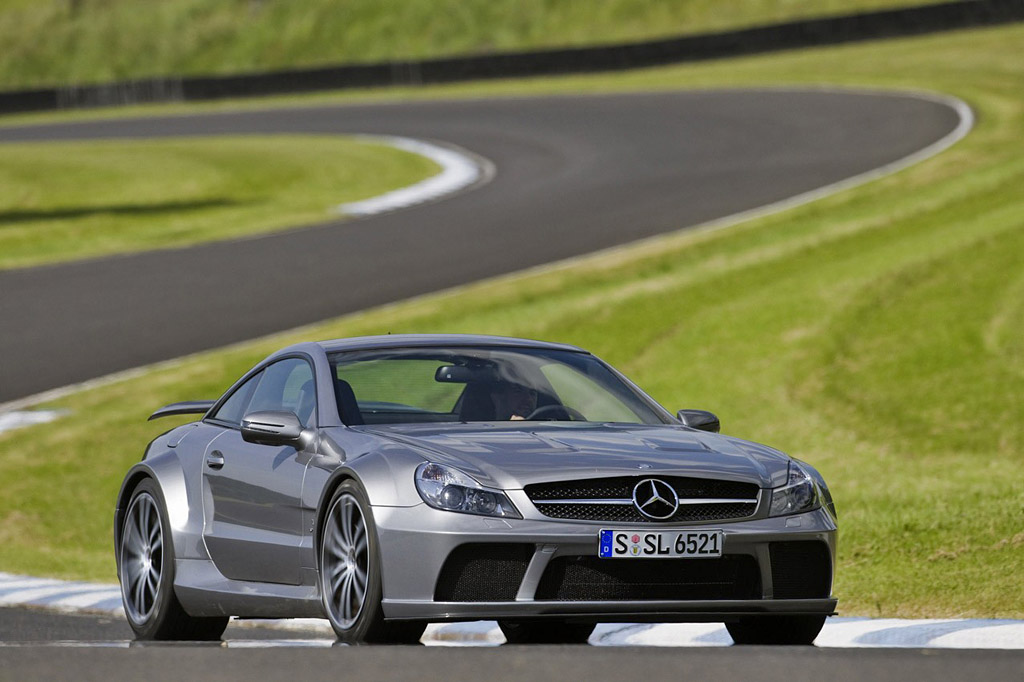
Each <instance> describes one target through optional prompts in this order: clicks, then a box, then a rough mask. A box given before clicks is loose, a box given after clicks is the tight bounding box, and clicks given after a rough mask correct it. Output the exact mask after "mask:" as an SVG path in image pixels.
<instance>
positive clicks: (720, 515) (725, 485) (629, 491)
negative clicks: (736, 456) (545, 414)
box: [526, 476, 759, 523]
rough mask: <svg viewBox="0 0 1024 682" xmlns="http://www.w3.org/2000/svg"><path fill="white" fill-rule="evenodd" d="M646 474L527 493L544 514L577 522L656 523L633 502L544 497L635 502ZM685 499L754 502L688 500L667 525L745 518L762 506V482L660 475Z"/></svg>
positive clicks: (543, 487)
mask: <svg viewBox="0 0 1024 682" xmlns="http://www.w3.org/2000/svg"><path fill="white" fill-rule="evenodd" d="M646 478H649V477H646V476H620V477H616V478H598V479H587V480H582V481H556V482H553V483H536V484H533V485H528V486H526V494H527V495H528V496H529V498H530V500H532V501H533V503H534V505H536V507H537V510H538V511H539V512H540V513H541V514H544V515H545V516H550V517H552V518H556V519H572V520H578V521H612V522H619V523H651V522H652V521H653V520H652V519H649V518H647V517H646V516H644V515H643V514H641V513H640V512H639V511H638V510H637V508H636V507H635V506H634V505H633V504H632V502H630V503H629V504H621V505H620V504H572V503H564V502H562V503H558V504H551V503H545V500H632V497H633V488H635V487H636V484H637V483H639V482H640V481H643V480H645V479H646ZM658 479H659V480H662V481H665V482H666V483H668V484H669V485H670V486H672V488H673V489H674V490H675V491H676V494H677V495H678V496H679V497H680V498H681V499H683V498H686V499H709V500H711V499H722V498H728V499H748V500H750V502H745V503H736V504H684V505H680V506H679V509H678V511H676V513H675V514H674V515H673V516H671V517H670V518H667V519H664V521H663V522H665V523H686V522H694V521H719V520H724V519H742V518H746V517H748V516H751V515H753V513H754V512H755V510H756V509H757V494H758V490H759V489H758V486H757V485H756V484H754V483H739V482H736V481H717V480H712V479H703V478H684V477H680V476H659V477H658Z"/></svg>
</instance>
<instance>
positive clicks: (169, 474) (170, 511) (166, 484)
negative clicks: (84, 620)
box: [114, 451, 202, 577]
mask: <svg viewBox="0 0 1024 682" xmlns="http://www.w3.org/2000/svg"><path fill="white" fill-rule="evenodd" d="M147 479H148V480H152V481H153V483H154V485H155V486H156V488H157V493H158V495H159V497H160V499H159V500H158V501H159V502H160V503H161V504H162V505H163V507H164V512H165V513H166V514H167V520H168V523H169V525H170V527H171V537H170V538H169V539H170V541H171V543H172V547H174V548H175V549H177V548H179V547H180V548H185V547H187V546H188V543H187V541H186V534H187V533H188V524H189V521H190V519H194V518H195V516H196V514H194V513H190V506H189V499H188V491H187V486H186V483H185V472H184V471H183V469H182V467H181V462H180V460H179V459H178V457H177V454H176V453H174V452H173V451H169V452H164V453H161V454H159V455H157V456H155V457H147V458H146V459H144V460H142V461H141V462H138V463H137V464H135V466H133V467H132V468H131V469H129V470H128V473H127V474H125V477H124V481H123V482H122V483H121V490H120V491H119V492H118V495H117V504H116V506H115V508H114V556H115V557H116V556H117V555H118V552H119V548H120V546H121V533H122V526H123V525H124V516H125V514H126V513H127V511H128V505H129V503H130V502H131V499H132V495H133V494H134V493H135V490H136V489H137V488H138V487H139V484H140V483H142V481H145V480H147ZM198 516H199V518H200V519H201V518H202V514H201V507H200V513H199V515H198ZM198 532H199V533H200V534H201V533H202V528H201V527H200V528H199V531H198ZM179 558H180V557H179ZM118 570H119V573H118V577H120V569H118Z"/></svg>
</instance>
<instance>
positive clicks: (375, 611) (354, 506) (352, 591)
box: [318, 480, 426, 644]
mask: <svg viewBox="0 0 1024 682" xmlns="http://www.w3.org/2000/svg"><path fill="white" fill-rule="evenodd" d="M319 556H320V560H319V562H318V563H319V566H318V568H319V582H320V597H321V603H322V604H323V609H324V615H326V616H327V619H328V620H329V621H330V622H331V627H332V628H334V633H335V635H337V637H338V640H339V641H342V642H348V643H353V644H355V643H361V642H375V643H390V644H415V643H416V642H418V641H419V640H420V637H422V636H423V630H424V628H426V623H424V622H419V621H413V622H407V621H402V622H397V623H388V622H385V621H384V610H383V607H382V605H381V599H382V597H383V586H382V581H381V560H380V546H379V541H378V539H377V526H376V525H375V524H374V522H373V512H372V511H371V509H370V503H369V500H368V499H367V497H366V493H365V492H363V489H362V487H361V486H360V485H359V484H358V483H356V482H355V481H352V480H348V481H345V482H344V483H342V484H341V485H340V486H338V489H337V490H335V491H334V494H333V495H332V496H331V499H330V502H329V503H328V504H327V514H326V515H325V516H324V525H323V532H322V533H321V540H320V551H319Z"/></svg>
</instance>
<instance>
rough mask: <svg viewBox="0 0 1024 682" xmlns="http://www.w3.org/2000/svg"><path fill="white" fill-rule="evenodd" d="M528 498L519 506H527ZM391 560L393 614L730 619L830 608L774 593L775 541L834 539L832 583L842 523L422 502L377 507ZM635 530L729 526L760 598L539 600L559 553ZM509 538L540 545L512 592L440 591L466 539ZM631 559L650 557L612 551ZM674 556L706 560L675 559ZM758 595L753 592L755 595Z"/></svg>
mask: <svg viewBox="0 0 1024 682" xmlns="http://www.w3.org/2000/svg"><path fill="white" fill-rule="evenodd" d="M522 508H523V507H520V509H522ZM373 514H374V520H375V523H376V526H377V533H378V537H379V538H380V547H381V558H382V563H383V575H382V577H383V587H384V599H383V607H384V615H385V617H386V618H387V619H389V620H392V619H393V620H403V619H406V620H410V619H422V620H434V621H439V620H447V621H457V620H480V619H497V618H502V619H505V618H507V619H532V618H559V619H566V620H578V621H589V622H640V621H657V622H701V621H727V620H733V619H736V618H739V617H741V616H748V615H762V614H789V615H811V614H815V615H831V614H833V613H834V612H835V608H836V604H837V600H836V599H835V598H834V597H832V596H831V595H830V594H828V595H827V596H826V595H815V598H800V599H793V598H784V599H783V598H776V597H775V593H776V590H775V585H774V581H773V570H772V559H771V554H770V551H771V550H770V548H771V546H772V543H779V542H785V543H790V542H817V543H823V545H824V546H825V547H827V555H828V566H827V570H828V576H827V579H828V583H827V584H828V589H826V593H829V592H830V591H831V584H832V581H831V579H832V567H833V566H834V565H835V550H836V524H835V520H834V519H833V518H832V516H830V515H829V514H828V512H827V511H825V510H824V509H818V510H815V511H812V512H808V513H805V514H798V515H794V516H788V517H780V518H755V519H751V520H745V521H737V522H723V523H711V524H695V525H692V526H690V525H688V526H685V527H683V526H676V525H671V526H663V525H662V524H658V525H657V526H654V525H653V524H644V525H642V526H640V525H637V524H613V523H598V522H578V521H560V520H557V519H544V520H541V519H539V518H527V519H521V520H504V519H495V518H488V517H481V516H472V515H467V514H457V513H452V512H445V511H439V510H436V509H433V508H431V507H428V506H427V505H417V506H415V507H374V508H373ZM602 527H604V528H628V529H634V528H635V529H637V530H640V531H642V530H677V529H684V528H685V529H701V528H703V529H708V528H714V529H721V530H722V531H724V533H725V543H724V545H723V556H724V557H740V556H747V557H752V558H753V560H754V561H755V562H756V569H755V570H756V575H757V577H758V578H759V592H760V598H754V599H699V598H698V599H679V600H664V599H658V600H646V599H645V600H632V599H630V600H614V601H609V600H593V601H589V600H579V599H574V600H572V601H565V600H555V599H551V598H544V599H538V598H537V589H538V586H539V585H540V584H541V582H542V580H543V579H544V575H545V571H546V570H547V569H548V568H549V566H550V565H552V564H551V562H552V561H553V560H555V559H558V558H560V557H570V558H573V557H594V556H596V554H597V545H598V531H599V530H600V529H601V528H602ZM479 543H507V544H522V545H528V546H529V547H531V548H532V550H531V554H532V555H531V556H530V557H529V560H528V562H527V565H526V569H525V572H524V573H523V575H522V578H521V580H520V581H519V583H518V587H517V588H516V589H515V590H514V591H515V596H514V598H512V597H511V595H509V596H507V597H506V598H503V599H502V600H473V601H451V600H437V599H435V596H436V594H437V592H436V589H437V586H438V580H439V578H440V577H441V573H442V570H443V567H444V565H445V561H446V560H447V559H448V557H449V555H450V554H451V553H452V552H453V551H454V550H455V549H456V548H458V547H460V546H462V545H466V544H479ZM602 561H610V562H631V564H632V563H635V565H637V567H638V568H640V567H642V566H643V563H644V561H648V560H646V559H606V560H602ZM670 561H679V562H689V561H707V560H706V559H674V560H670ZM747 596H752V595H747Z"/></svg>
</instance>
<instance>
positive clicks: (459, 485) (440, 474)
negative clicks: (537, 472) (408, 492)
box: [416, 462, 523, 519]
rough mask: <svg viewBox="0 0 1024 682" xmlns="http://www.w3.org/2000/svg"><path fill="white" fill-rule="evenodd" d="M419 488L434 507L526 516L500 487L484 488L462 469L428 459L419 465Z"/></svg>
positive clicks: (421, 494)
mask: <svg viewBox="0 0 1024 682" xmlns="http://www.w3.org/2000/svg"><path fill="white" fill-rule="evenodd" d="M416 490H417V491H419V493H420V497H422V498H423V501H424V502H426V503H427V504H429V505H430V506H431V507H433V508H434V509H443V510H444V511H453V512H462V513H464V514H478V515H480V516H500V517H503V518H506V519H521V518H523V517H522V515H521V514H520V513H519V512H518V511H517V510H516V508H515V507H514V506H513V505H512V502H511V501H510V500H509V499H508V497H506V496H505V493H503V492H501V491H500V490H493V489H490V488H484V487H483V486H482V485H480V484H479V483H477V482H476V481H474V480H473V479H472V478H470V477H469V476H467V475H466V474H464V473H462V472H461V471H459V470H458V469H453V468H451V467H446V466H443V465H441V464H433V463H431V462H424V463H423V464H421V465H419V467H417V468H416Z"/></svg>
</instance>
